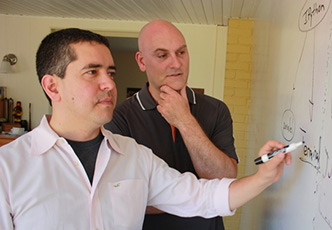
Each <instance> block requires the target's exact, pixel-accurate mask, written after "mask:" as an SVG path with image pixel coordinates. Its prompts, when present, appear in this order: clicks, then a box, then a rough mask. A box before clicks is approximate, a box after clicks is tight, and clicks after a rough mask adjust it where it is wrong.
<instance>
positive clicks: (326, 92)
mask: <svg viewBox="0 0 332 230" xmlns="http://www.w3.org/2000/svg"><path fill="white" fill-rule="evenodd" d="M267 2H269V3H264V1H263V3H262V4H270V13H269V14H266V12H264V14H265V15H268V18H264V20H262V21H261V22H260V21H257V23H256V22H255V24H256V26H255V27H254V40H255V41H254V42H255V44H254V47H253V75H252V97H251V108H250V116H249V123H250V125H249V132H248V153H247V166H248V167H249V169H250V170H251V171H254V170H256V169H257V167H256V168H255V166H253V159H254V158H255V157H256V154H257V150H258V149H259V146H262V144H263V143H265V142H266V141H267V140H268V139H276V140H280V141H282V142H284V143H285V144H289V143H294V142H298V141H304V143H305V145H304V147H303V148H301V149H299V150H296V151H294V152H293V153H292V156H293V164H292V166H289V167H286V168H285V173H284V175H283V177H282V179H281V180H280V181H278V182H277V183H275V184H274V185H273V186H271V187H270V188H269V189H267V190H266V191H265V192H264V193H263V194H261V195H260V196H259V197H258V198H257V199H255V200H254V201H252V202H251V203H249V204H248V206H245V207H244V208H243V211H242V218H241V229H248V226H251V229H255V230H256V229H267V230H274V229H275V230H280V229H287V230H288V229H290V230H298V229H301V230H305V229H319V230H324V229H327V230H329V229H332V178H331V176H332V159H331V158H332V6H331V0H274V1H267ZM262 9H265V10H266V8H264V7H263V8H262ZM258 13H260V12H258ZM247 172H249V171H247ZM248 222H251V224H250V225H248ZM243 223H245V224H243ZM246 226H247V228H246Z"/></svg>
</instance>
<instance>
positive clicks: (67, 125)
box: [49, 114, 101, 141]
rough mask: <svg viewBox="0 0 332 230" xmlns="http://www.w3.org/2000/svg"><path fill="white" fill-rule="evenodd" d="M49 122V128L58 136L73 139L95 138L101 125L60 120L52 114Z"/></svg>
mask: <svg viewBox="0 0 332 230" xmlns="http://www.w3.org/2000/svg"><path fill="white" fill-rule="evenodd" d="M49 124H50V126H51V128H52V129H53V130H54V131H55V132H56V133H57V134H58V135H59V136H60V137H63V138H66V139H69V140H73V141H89V140H92V139H94V138H96V137H97V136H98V134H99V132H100V130H101V127H100V126H99V127H92V126H89V125H88V122H86V121H85V122H79V121H72V122H69V121H68V120H66V121H61V120H59V119H57V117H56V116H55V115H54V114H52V117H51V118H50V121H49Z"/></svg>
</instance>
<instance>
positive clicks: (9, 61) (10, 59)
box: [0, 54, 17, 73]
mask: <svg viewBox="0 0 332 230" xmlns="http://www.w3.org/2000/svg"><path fill="white" fill-rule="evenodd" d="M16 62H17V57H16V56H15V54H7V55H5V56H4V57H3V59H2V62H1V66H0V73H13V72H14V70H13V69H12V65H15V64H16Z"/></svg>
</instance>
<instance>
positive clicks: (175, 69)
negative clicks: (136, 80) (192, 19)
mask: <svg viewBox="0 0 332 230" xmlns="http://www.w3.org/2000/svg"><path fill="white" fill-rule="evenodd" d="M138 45H139V51H138V52H137V53H136V61H137V64H138V66H139V68H140V70H141V71H143V72H146V75H147V78H148V83H147V84H146V85H145V87H144V88H143V89H142V90H141V91H139V92H138V93H137V94H135V95H134V96H133V97H132V98H130V99H129V100H126V101H125V102H123V103H121V104H120V105H119V106H117V107H116V109H115V111H114V117H113V120H112V122H111V123H109V124H107V125H105V127H106V128H107V129H110V130H111V131H112V132H114V133H119V134H122V135H126V136H130V137H133V138H134V139H135V140H136V141H137V142H138V143H140V144H143V145H145V146H148V147H149V148H151V149H152V150H153V152H154V153H155V154H156V155H157V156H159V157H160V158H162V159H163V160H165V161H166V162H167V163H168V164H169V166H171V167H173V168H175V169H177V170H179V171H180V172H182V173H183V172H192V173H194V174H195V175H196V176H197V177H198V178H206V179H213V178H224V177H228V178H235V177H236V175H237V162H238V158H237V155H236V152H235V147H234V138H233V127H232V119H231V115H230V112H229V110H228V108H227V106H226V105H225V104H224V103H223V102H221V101H219V100H217V99H215V98H212V97H209V96H206V95H203V94H199V93H196V92H194V91H193V90H192V89H191V88H189V87H187V81H188V75H189V53H188V48H187V44H186V40H185V38H184V36H183V35H182V33H181V32H180V31H179V30H178V29H177V28H176V27H175V26H174V25H173V24H171V23H170V22H168V21H164V20H153V21H151V22H150V23H148V24H147V25H145V26H144V27H143V28H142V30H141V32H140V34H139V39H138ZM202 77H204V76H202ZM143 229H145V230H149V229H153V230H155V229H158V230H160V229H165V230H166V229H167V230H169V229H172V230H177V229H179V230H180V229H181V230H183V229H191V230H196V229H197V230H202V229H203V230H204V229H211V230H212V229H213V230H217V229H218V230H222V229H224V225H223V222H222V218H221V217H217V218H212V219H205V218H200V217H194V218H181V217H177V216H174V215H170V214H166V213H162V212H161V211H159V210H157V209H156V208H153V207H148V208H147V215H146V217H145V222H144V227H143Z"/></svg>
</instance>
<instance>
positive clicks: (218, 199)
mask: <svg viewBox="0 0 332 230" xmlns="http://www.w3.org/2000/svg"><path fill="white" fill-rule="evenodd" d="M234 180H236V179H230V178H223V179H221V180H220V182H219V185H218V186H217V189H216V191H215V194H214V204H215V208H216V210H217V212H218V215H219V216H232V215H234V214H235V211H236V209H235V210H230V207H229V185H230V184H231V183H232V182H233V181H234Z"/></svg>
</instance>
